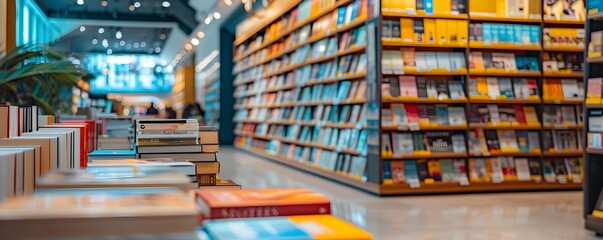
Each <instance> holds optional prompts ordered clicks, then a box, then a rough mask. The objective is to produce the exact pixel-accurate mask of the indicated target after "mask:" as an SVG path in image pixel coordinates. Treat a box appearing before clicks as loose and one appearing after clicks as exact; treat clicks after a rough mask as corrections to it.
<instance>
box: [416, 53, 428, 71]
mask: <svg viewBox="0 0 603 240" xmlns="http://www.w3.org/2000/svg"><path fill="white" fill-rule="evenodd" d="M415 58H416V60H415V63H416V64H417V66H416V68H417V71H419V72H423V71H427V56H426V55H425V52H416V53H415Z"/></svg>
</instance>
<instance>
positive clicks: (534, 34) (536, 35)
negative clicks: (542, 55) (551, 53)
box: [530, 25, 540, 45]
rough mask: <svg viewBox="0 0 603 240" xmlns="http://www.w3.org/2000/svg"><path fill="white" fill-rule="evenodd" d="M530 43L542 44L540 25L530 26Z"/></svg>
mask: <svg viewBox="0 0 603 240" xmlns="http://www.w3.org/2000/svg"><path fill="white" fill-rule="evenodd" d="M530 44H536V45H540V26H537V25H532V26H530Z"/></svg>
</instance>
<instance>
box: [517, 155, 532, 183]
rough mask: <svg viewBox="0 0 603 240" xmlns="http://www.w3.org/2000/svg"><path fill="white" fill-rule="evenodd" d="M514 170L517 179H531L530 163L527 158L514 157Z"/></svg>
mask: <svg viewBox="0 0 603 240" xmlns="http://www.w3.org/2000/svg"><path fill="white" fill-rule="evenodd" d="M515 171H516V172H517V179H518V180H519V181H529V180H530V179H531V175H530V165H529V162H528V159H527V158H516V159H515Z"/></svg>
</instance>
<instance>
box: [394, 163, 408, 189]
mask: <svg viewBox="0 0 603 240" xmlns="http://www.w3.org/2000/svg"><path fill="white" fill-rule="evenodd" d="M391 175H392V178H393V181H394V183H396V184H398V183H403V182H405V181H406V177H405V169H404V161H391Z"/></svg>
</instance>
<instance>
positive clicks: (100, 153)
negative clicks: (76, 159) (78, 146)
mask: <svg viewBox="0 0 603 240" xmlns="http://www.w3.org/2000/svg"><path fill="white" fill-rule="evenodd" d="M88 157H93V158H94V157H105V158H106V157H131V158H135V157H136V150H100V149H99V150H94V151H93V152H91V153H88ZM97 159H98V158H97Z"/></svg>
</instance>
